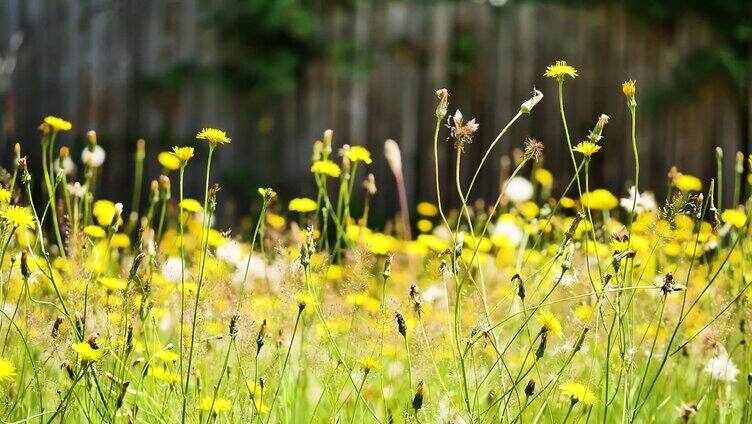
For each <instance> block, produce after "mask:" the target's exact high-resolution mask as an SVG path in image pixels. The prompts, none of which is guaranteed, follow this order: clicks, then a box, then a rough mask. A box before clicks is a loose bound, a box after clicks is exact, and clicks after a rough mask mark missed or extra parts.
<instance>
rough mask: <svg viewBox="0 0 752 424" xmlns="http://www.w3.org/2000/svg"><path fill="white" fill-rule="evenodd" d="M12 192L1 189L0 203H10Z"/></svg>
mask: <svg viewBox="0 0 752 424" xmlns="http://www.w3.org/2000/svg"><path fill="white" fill-rule="evenodd" d="M10 198H11V192H10V191H8V190H6V189H4V188H0V203H10Z"/></svg>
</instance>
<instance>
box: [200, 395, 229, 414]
mask: <svg viewBox="0 0 752 424" xmlns="http://www.w3.org/2000/svg"><path fill="white" fill-rule="evenodd" d="M231 408H232V402H230V401H229V400H227V399H225V398H221V397H217V398H213V397H211V396H206V397H205V398H203V399H202V400H201V410H202V411H208V410H210V409H211V411H212V412H213V413H215V414H221V413H222V412H227V411H229V410H230V409H231Z"/></svg>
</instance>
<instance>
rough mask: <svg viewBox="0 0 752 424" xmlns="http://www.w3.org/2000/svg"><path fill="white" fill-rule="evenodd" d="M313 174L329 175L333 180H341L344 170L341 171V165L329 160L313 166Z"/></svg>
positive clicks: (320, 161) (315, 163)
mask: <svg viewBox="0 0 752 424" xmlns="http://www.w3.org/2000/svg"><path fill="white" fill-rule="evenodd" d="M311 172H313V173H314V174H319V175H328V176H330V177H332V178H339V176H340V174H342V170H341V169H339V165H337V164H336V163H334V162H332V161H330V160H329V159H327V160H318V161H316V162H314V163H313V165H311Z"/></svg>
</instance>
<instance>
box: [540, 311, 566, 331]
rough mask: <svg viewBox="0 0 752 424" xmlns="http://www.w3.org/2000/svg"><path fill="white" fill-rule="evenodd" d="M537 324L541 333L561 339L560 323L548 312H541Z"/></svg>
mask: <svg viewBox="0 0 752 424" xmlns="http://www.w3.org/2000/svg"><path fill="white" fill-rule="evenodd" d="M538 322H540V324H541V332H542V333H550V334H553V335H554V336H557V337H561V335H562V334H563V332H562V326H561V322H559V319H558V318H556V315H554V314H552V313H551V312H548V311H543V312H541V313H539V314H538Z"/></svg>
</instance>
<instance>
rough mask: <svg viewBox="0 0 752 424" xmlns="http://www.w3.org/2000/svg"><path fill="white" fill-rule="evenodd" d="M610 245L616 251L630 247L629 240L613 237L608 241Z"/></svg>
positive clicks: (619, 251)
mask: <svg viewBox="0 0 752 424" xmlns="http://www.w3.org/2000/svg"><path fill="white" fill-rule="evenodd" d="M608 246H609V247H610V248H611V250H613V251H614V252H615V253H621V252H623V251H625V250H627V249H628V248H629V240H616V239H613V240H611V241H610V242H608Z"/></svg>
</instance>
